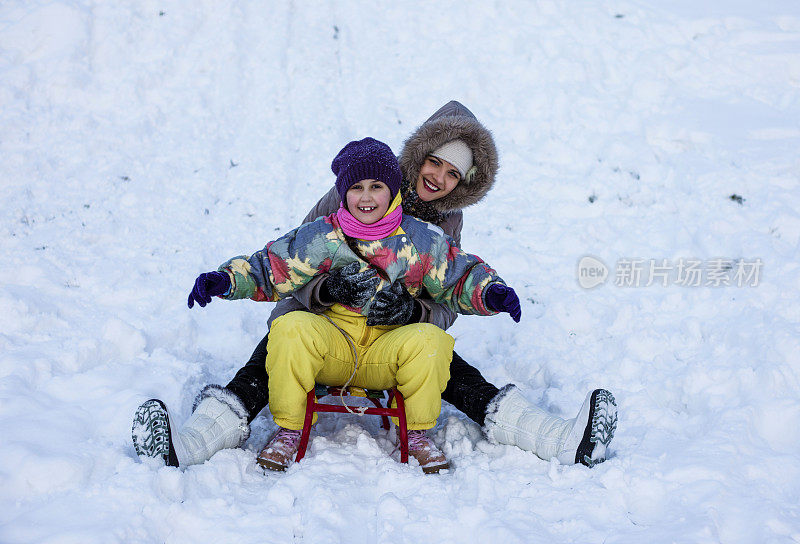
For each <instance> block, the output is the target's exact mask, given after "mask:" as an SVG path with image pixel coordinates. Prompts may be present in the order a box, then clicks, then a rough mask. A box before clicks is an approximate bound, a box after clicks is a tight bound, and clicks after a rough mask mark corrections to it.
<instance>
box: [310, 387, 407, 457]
mask: <svg viewBox="0 0 800 544" xmlns="http://www.w3.org/2000/svg"><path fill="white" fill-rule="evenodd" d="M387 391H388V393H389V397H388V399H386V406H384V405H383V404H382V403H381V401H382V400H383V399H384V397H385V393H386V392H387ZM387 391H375V390H371V389H362V388H360V387H352V386H351V387H347V388H346V389H344V390H343V389H342V388H341V387H338V386H326V385H319V384H317V386H316V387H315V388H314V389H312V390H311V391H309V392H308V397H307V401H306V416H305V421H304V423H303V432H302V434H301V437H300V446H299V448H298V450H297V456H296V457H295V462H297V461H299V460H300V459H302V458H303V457H304V456H305V454H306V448H307V447H308V439H309V436H310V435H311V421H312V419H313V417H314V413H315V412H337V413H357V414H358V413H362V414H368V415H376V416H381V419H382V420H383V422H382V427H383V428H384V429H386V430H388V429H389V417H390V416H391V417H396V418H397V421H398V423H397V428H398V436H399V443H400V462H401V463H408V429H407V428H406V410H405V405H404V403H403V395H402V393H400V392H399V391H398V390H397V388H394V387H393V388H392V389H389V390H387ZM329 395H331V396H335V397H339V398H340V399H342V398H343V397H346V396H352V397H366V398H367V399H369V401H370V402H372V404H374V405H375V407H365V406H355V405H350V404H344V400H341V402H340V403H339V404H329V403H321V402H317V400H318V399H321V398H323V397H326V396H329ZM392 399H394V400H395V402H396V406H395V407H394V408H392V407H391V406H392Z"/></svg>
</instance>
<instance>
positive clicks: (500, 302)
mask: <svg viewBox="0 0 800 544" xmlns="http://www.w3.org/2000/svg"><path fill="white" fill-rule="evenodd" d="M485 298H486V305H487V306H489V308H490V309H492V310H494V311H495V312H508V313H509V314H511V318H512V319H513V320H514V321H515V322H517V323H519V319H520V317H522V308H520V305H519V297H518V296H517V294H516V293H515V292H514V290H513V289H512V288H511V287H508V286H507V285H503V284H502V283H493V284H491V285H490V286H489V287H488V288H487V289H486V297H485Z"/></svg>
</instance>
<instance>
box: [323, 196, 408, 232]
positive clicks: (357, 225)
mask: <svg viewBox="0 0 800 544" xmlns="http://www.w3.org/2000/svg"><path fill="white" fill-rule="evenodd" d="M390 208H391V206H390ZM336 217H337V218H338V219H339V226H341V227H342V230H343V231H344V233H345V234H346V235H348V236H350V237H351V238H358V239H359V240H380V239H381V238H386V237H387V236H389V235H391V234H392V233H393V232H394V231H396V230H397V228H398V227H399V226H400V223H401V222H402V221H403V207H402V206H400V205H399V204H398V205H397V207H395V208H394V209H393V210H392V211H391V212H389V213H387V214H386V215H384V216H383V217H381V218H380V219H379V220H378V221H376V222H374V223H373V224H371V225H365V224H364V223H362V222H361V221H359V220H358V219H356V218H355V217H353V214H351V213H350V212H349V211H347V208H345V206H344V204H340V205H339V211H338V212H336Z"/></svg>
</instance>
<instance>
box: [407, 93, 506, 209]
mask: <svg viewBox="0 0 800 544" xmlns="http://www.w3.org/2000/svg"><path fill="white" fill-rule="evenodd" d="M456 138H459V139H461V140H463V141H464V142H465V143H466V144H467V145H468V146H470V148H472V158H473V163H474V166H475V167H476V170H477V171H476V172H475V174H474V176H473V177H472V179H471V180H469V181H466V180H462V181H461V182H459V184H458V185H457V186H456V188H455V189H453V191H452V192H451V193H450V194H448V195H447V196H445V197H444V198H440V199H438V200H433V201H431V202H430V204H431V205H432V206H433V207H434V208H435V209H436V210H437V211H439V212H441V213H447V212H451V211H454V210H460V209H462V208H466V207H467V206H471V205H473V204H476V203H477V202H479V201H480V200H481V199H482V198H483V197H484V196H485V195H486V193H488V192H489V189H491V188H492V185H493V184H494V179H495V175H496V174H497V148H496V147H495V145H494V138H493V137H492V134H491V132H489V131H488V130H487V129H486V127H484V126H483V125H482V124H481V123H480V122H479V121H478V119H477V118H476V117H475V115H473V113H472V112H471V111H469V110H468V109H467V108H466V107H465V106H464V105H463V104H461V103H460V102H456V101H455V100H451V101H450V102H448V103H447V104H445V105H444V106H442V107H441V108H439V110H438V111H437V112H436V113H434V114H433V115H432V116H431V117H430V118H429V119H428V120H427V121H425V122H424V123H423V124H422V125H421V126H420V127H419V128H418V129H417V130H415V131H414V133H413V134H411V136H409V137H408V139H407V140H406V141H405V143H404V144H403V150H402V151H401V153H400V168H401V169H402V170H403V174H404V176H403V177H404V180H405V181H404V183H416V179H417V177H418V176H419V170H420V167H421V166H422V163H423V161H424V160H425V157H426V156H427V155H428V154H429V153H430V152H431V151H433V150H434V149H436V148H438V147H439V146H441V145H443V144H445V143H447V142H449V141H450V140H454V139H456Z"/></svg>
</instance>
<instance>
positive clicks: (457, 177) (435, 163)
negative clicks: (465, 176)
mask: <svg viewBox="0 0 800 544" xmlns="http://www.w3.org/2000/svg"><path fill="white" fill-rule="evenodd" d="M459 181H461V174H459V173H458V169H457V168H456V167H455V166H453V165H452V164H450V163H449V162H447V161H443V160H442V159H439V158H437V157H434V156H431V155H428V156H427V157H425V161H424V162H423V163H422V168H420V170H419V176H418V177H417V186H416V189H417V194H418V195H419V198H420V200H424V201H425V202H430V201H431V200H438V199H440V198H443V197H445V196H447V195H449V194H450V192H451V191H452V190H453V189H455V188H456V185H458V182H459Z"/></svg>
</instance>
